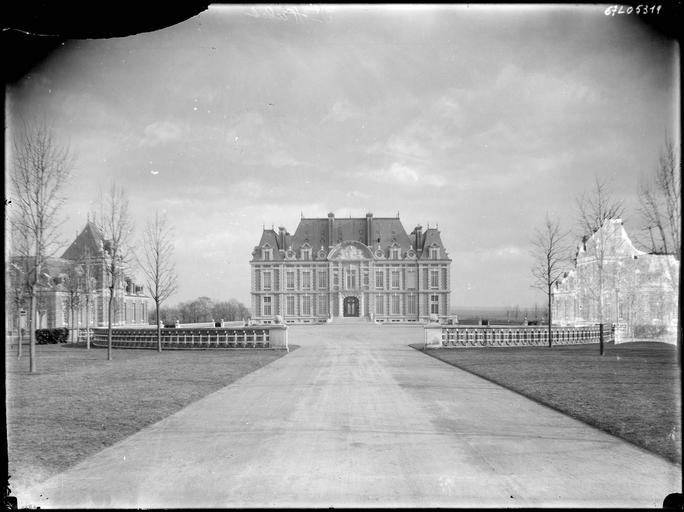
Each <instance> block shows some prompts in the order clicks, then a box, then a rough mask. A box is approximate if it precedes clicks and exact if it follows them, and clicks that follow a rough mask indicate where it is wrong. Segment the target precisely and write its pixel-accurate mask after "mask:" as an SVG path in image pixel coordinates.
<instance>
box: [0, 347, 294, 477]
mask: <svg viewBox="0 0 684 512" xmlns="http://www.w3.org/2000/svg"><path fill="white" fill-rule="evenodd" d="M293 348H296V347H292V346H291V347H290V350H292V349H293ZM36 350H37V357H36V359H37V364H38V372H37V373H35V374H30V373H29V372H28V355H27V354H24V355H23V356H22V359H21V360H17V358H16V354H15V353H11V354H9V353H6V355H5V371H6V377H5V384H6V411H7V444H8V458H9V461H8V472H9V475H10V476H11V480H10V487H11V488H12V489H17V488H26V487H28V486H31V485H34V484H36V483H39V482H41V481H43V480H45V479H46V478H48V477H50V476H52V475H53V474H55V473H58V472H60V471H63V470H65V469H67V468H69V467H70V466H72V465H74V464H76V463H77V462H78V461H80V460H81V459H83V458H85V457H87V456H89V455H92V454H94V453H96V452H98V451H100V450H102V449H103V448H105V447H107V446H110V445H112V444H114V443H116V442H118V441H120V440H122V439H124V438H125V437H128V436H129V435H131V434H134V433H135V432H137V431H139V430H140V429H142V428H144V427H146V426H148V425H151V424H153V423H156V422H157V421H159V420H161V419H163V418H165V417H167V416H169V415H170V414H173V413H175V412H177V411H179V410H180V409H182V408H183V407H185V406H187V405H189V404H190V403H192V402H194V401H196V400H199V399H200V398H202V397H204V396H206V395H208V394H210V393H212V392H214V391H217V390H218V389H220V388H222V387H224V386H226V385H228V384H230V383H231V382H234V381H236V380H237V379H239V378H240V377H243V376H245V375H247V374H248V373H251V372H253V371H254V370H257V369H259V368H261V367H262V366H264V365H266V364H268V363H270V362H272V361H274V360H276V359H278V358H280V357H282V356H283V355H285V354H286V352H285V351H281V350H236V351H229V350H215V351H210V350H199V351H192V350H186V351H177V350H174V351H164V352H162V353H161V354H159V353H157V352H156V351H153V350H126V349H115V350H114V352H113V360H112V361H107V351H106V350H103V349H91V350H85V348H82V347H77V346H74V345H39V346H37V347H36Z"/></svg>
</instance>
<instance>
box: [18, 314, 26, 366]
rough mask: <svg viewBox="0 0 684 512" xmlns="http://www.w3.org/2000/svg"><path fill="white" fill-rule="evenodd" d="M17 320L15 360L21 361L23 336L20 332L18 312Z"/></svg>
mask: <svg viewBox="0 0 684 512" xmlns="http://www.w3.org/2000/svg"><path fill="white" fill-rule="evenodd" d="M18 316H19V320H18V322H17V339H18V340H19V343H18V344H17V359H21V343H22V341H24V334H23V333H22V331H21V311H19V315H18Z"/></svg>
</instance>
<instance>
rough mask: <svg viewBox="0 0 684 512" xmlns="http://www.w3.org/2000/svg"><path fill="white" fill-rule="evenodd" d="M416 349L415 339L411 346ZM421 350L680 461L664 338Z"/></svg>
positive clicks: (673, 360) (673, 359)
mask: <svg viewBox="0 0 684 512" xmlns="http://www.w3.org/2000/svg"><path fill="white" fill-rule="evenodd" d="M411 346H412V347H413V348H416V349H418V350H421V351H423V345H422V344H420V345H419V344H414V345H411ZM424 352H425V353H426V354H428V355H430V356H433V357H435V358H437V359H440V360H442V361H445V362H447V363H449V364H452V365H454V366H456V367H458V368H461V369H463V370H466V371H468V372H470V373H473V374H475V375H479V376H480V377H484V378H486V379H488V380H490V381H492V382H495V383H497V384H500V385H502V386H504V387H506V388H509V389H512V390H514V391H517V392H518V393H520V394H522V395H525V396H527V397H529V398H532V399H533V400H536V401H538V402H541V403H543V404H545V405H548V406H550V407H552V408H554V409H557V410H559V411H561V412H563V413H566V414H568V415H570V416H572V417H574V418H577V419H579V420H581V421H583V422H585V423H588V424H590V425H593V426H595V427H598V428H600V429H601V430H604V431H606V432H608V433H610V434H613V435H615V436H618V437H621V438H623V439H625V440H627V441H630V442H631V443H634V444H636V445H638V446H641V447H643V448H645V449H647V450H649V451H651V452H654V453H656V454H659V455H661V456H663V457H665V458H667V459H669V460H671V461H674V462H677V463H678V464H681V463H682V451H681V443H682V427H681V380H680V368H679V366H678V364H677V349H676V347H674V346H672V345H667V344H664V343H653V342H651V343H625V344H619V345H614V344H612V343H611V344H606V350H605V355H604V356H600V355H599V348H598V345H569V346H558V347H553V348H548V347H507V348H457V349H428V350H424Z"/></svg>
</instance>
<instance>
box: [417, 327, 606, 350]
mask: <svg viewBox="0 0 684 512" xmlns="http://www.w3.org/2000/svg"><path fill="white" fill-rule="evenodd" d="M600 329H601V328H600V326H599V325H598V324H597V325H590V326H583V327H552V328H551V338H552V339H551V343H552V345H574V344H582V343H599V341H600V336H601V330H600ZM603 341H604V343H607V342H610V341H614V333H613V329H612V328H611V326H610V325H604V326H603ZM548 344H549V329H548V327H547V326H543V325H534V326H529V325H516V326H509V325H505V326H504V325H491V326H477V325H472V326H466V325H459V326H453V325H440V324H428V325H426V326H425V348H466V347H521V346H528V347H529V346H548Z"/></svg>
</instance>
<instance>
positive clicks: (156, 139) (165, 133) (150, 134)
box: [140, 121, 183, 146]
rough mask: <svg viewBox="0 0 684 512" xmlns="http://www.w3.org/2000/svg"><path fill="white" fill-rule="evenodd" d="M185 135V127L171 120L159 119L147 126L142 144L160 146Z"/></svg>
mask: <svg viewBox="0 0 684 512" xmlns="http://www.w3.org/2000/svg"><path fill="white" fill-rule="evenodd" d="M182 135H183V128H182V126H181V125H179V124H177V123H173V122H171V121H157V122H155V123H152V124H148V125H147V126H146V127H145V130H144V134H143V137H142V139H141V140H140V145H141V146H159V145H161V144H166V143H167V142H171V141H174V140H178V139H180V138H181V136H182Z"/></svg>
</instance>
